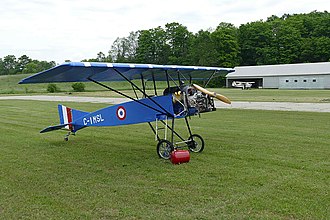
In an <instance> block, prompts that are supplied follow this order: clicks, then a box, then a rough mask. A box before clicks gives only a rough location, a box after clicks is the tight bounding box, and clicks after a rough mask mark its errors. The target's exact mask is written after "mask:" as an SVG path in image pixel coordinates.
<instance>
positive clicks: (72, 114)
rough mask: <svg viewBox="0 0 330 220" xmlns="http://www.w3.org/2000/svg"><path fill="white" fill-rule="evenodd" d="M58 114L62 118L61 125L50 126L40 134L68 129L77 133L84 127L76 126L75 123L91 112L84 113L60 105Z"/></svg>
mask: <svg viewBox="0 0 330 220" xmlns="http://www.w3.org/2000/svg"><path fill="white" fill-rule="evenodd" d="M58 114H59V116H60V124H59V125H55V126H49V127H47V128H45V129H43V130H42V131H40V133H45V132H49V131H55V130H59V129H62V128H66V129H68V130H70V131H73V132H76V131H77V130H79V129H81V128H83V126H75V124H74V121H75V120H76V119H78V118H81V117H83V116H84V115H86V114H89V112H83V111H79V110H76V109H72V108H69V107H66V106H64V105H58Z"/></svg>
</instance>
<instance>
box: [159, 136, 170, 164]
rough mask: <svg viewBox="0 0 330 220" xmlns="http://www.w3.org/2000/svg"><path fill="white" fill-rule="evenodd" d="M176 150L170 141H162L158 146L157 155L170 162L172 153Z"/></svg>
mask: <svg viewBox="0 0 330 220" xmlns="http://www.w3.org/2000/svg"><path fill="white" fill-rule="evenodd" d="M173 150H174V147H173V144H172V143H171V142H169V141H168V140H164V139H162V140H160V141H159V142H158V144H157V154H158V156H159V157H160V158H162V159H165V160H169V159H170V158H171V152H172V151H173Z"/></svg>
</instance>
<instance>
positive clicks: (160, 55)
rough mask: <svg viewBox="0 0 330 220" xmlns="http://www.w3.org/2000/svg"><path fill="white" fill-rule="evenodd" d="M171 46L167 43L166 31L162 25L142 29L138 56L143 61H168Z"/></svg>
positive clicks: (139, 60) (158, 62)
mask: <svg viewBox="0 0 330 220" xmlns="http://www.w3.org/2000/svg"><path fill="white" fill-rule="evenodd" d="M169 51H170V48H169V46H168V45H167V44H166V32H165V31H164V29H162V28H161V27H157V28H154V29H149V30H142V31H140V34H139V38H138V47H137V49H136V58H137V61H138V62H141V63H154V64H166V63H168V57H169Z"/></svg>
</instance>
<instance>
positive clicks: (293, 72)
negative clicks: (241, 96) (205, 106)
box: [226, 62, 330, 89]
mask: <svg viewBox="0 0 330 220" xmlns="http://www.w3.org/2000/svg"><path fill="white" fill-rule="evenodd" d="M233 81H243V82H251V81H252V82H255V83H254V84H253V87H256V88H272V89H330V62H324V63H302V64H283V65H267V66H239V67H235V72H232V73H229V74H228V75H227V79H226V85H227V87H232V86H231V85H232V82H233Z"/></svg>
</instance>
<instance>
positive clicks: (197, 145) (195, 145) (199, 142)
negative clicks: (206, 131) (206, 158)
mask: <svg viewBox="0 0 330 220" xmlns="http://www.w3.org/2000/svg"><path fill="white" fill-rule="evenodd" d="M187 145H188V148H189V150H190V151H191V152H195V153H199V152H202V151H203V150H204V140H203V138H202V137H201V136H200V135H198V134H193V135H191V136H190V137H189V139H188V142H187Z"/></svg>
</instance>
